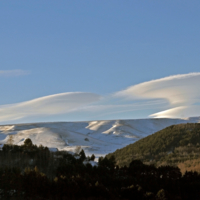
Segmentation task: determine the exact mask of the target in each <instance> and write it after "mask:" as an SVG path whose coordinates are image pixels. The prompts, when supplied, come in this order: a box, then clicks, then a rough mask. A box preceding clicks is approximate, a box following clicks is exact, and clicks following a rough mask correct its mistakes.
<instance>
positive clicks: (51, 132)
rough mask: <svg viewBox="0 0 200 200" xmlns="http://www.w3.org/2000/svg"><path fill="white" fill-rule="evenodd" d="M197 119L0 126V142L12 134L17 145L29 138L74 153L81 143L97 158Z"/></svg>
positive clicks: (194, 121)
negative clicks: (176, 125) (168, 128)
mask: <svg viewBox="0 0 200 200" xmlns="http://www.w3.org/2000/svg"><path fill="white" fill-rule="evenodd" d="M199 122H200V117H193V118H187V119H164V118H161V119H158V118H156V119H135V120H102V121H88V122H51V123H30V124H15V125H1V126H0V144H4V143H6V141H7V139H8V135H11V134H12V135H13V139H14V143H15V144H18V145H21V144H23V143H24V140H25V139H26V138H30V139H31V140H32V142H33V143H34V144H37V145H38V146H39V145H40V144H42V145H43V146H47V147H49V148H50V150H55V149H56V148H57V149H58V150H66V151H71V152H74V151H75V149H76V147H77V146H81V148H82V149H84V151H85V153H86V155H87V156H88V155H89V156H91V155H92V154H94V155H95V157H96V158H98V157H99V156H105V155H106V154H108V153H110V152H113V151H115V150H116V149H119V148H122V147H125V146H126V145H128V144H131V143H134V142H135V141H137V140H139V139H141V138H143V137H146V136H148V135H150V134H153V133H154V132H157V131H159V130H161V129H163V128H166V127H167V126H170V125H173V124H181V123H199Z"/></svg>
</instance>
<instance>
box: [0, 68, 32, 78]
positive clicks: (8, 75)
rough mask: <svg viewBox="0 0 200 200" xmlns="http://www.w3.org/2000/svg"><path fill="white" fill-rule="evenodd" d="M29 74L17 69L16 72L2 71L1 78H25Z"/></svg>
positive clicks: (0, 72) (0, 71)
mask: <svg viewBox="0 0 200 200" xmlns="http://www.w3.org/2000/svg"><path fill="white" fill-rule="evenodd" d="M27 74H29V72H28V71H24V70H21V69H15V70H0V76H6V77H10V76H23V75H27Z"/></svg>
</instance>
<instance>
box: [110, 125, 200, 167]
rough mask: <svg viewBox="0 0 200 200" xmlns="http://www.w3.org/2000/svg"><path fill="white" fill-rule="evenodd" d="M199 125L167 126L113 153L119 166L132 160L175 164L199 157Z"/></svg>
mask: <svg viewBox="0 0 200 200" xmlns="http://www.w3.org/2000/svg"><path fill="white" fill-rule="evenodd" d="M199 143H200V124H198V123H196V124H195V123H193V124H189V123H188V124H179V125H172V126H169V127H167V128H165V129H163V130H161V131H158V132H156V133H154V134H152V135H149V136H147V137H145V138H143V139H141V140H139V141H137V142H135V143H133V144H130V145H128V146H126V147H124V148H122V149H118V150H116V151H115V152H114V153H111V154H108V155H107V157H108V158H110V157H111V156H112V155H114V156H115V159H116V162H117V164H118V165H119V166H124V165H127V166H128V165H129V163H130V162H131V161H132V160H133V159H140V160H142V161H143V162H146V163H148V164H150V163H154V164H161V163H166V164H176V163H178V162H183V161H186V160H188V159H195V158H199V157H200V147H199Z"/></svg>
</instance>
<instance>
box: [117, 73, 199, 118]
mask: <svg viewBox="0 0 200 200" xmlns="http://www.w3.org/2000/svg"><path fill="white" fill-rule="evenodd" d="M199 85H200V73H189V74H182V75H175V76H169V77H165V78H161V79H157V80H152V81H148V82H144V83H140V84H138V85H134V86H131V87H129V88H127V89H125V90H123V91H120V92H117V93H116V94H115V95H114V96H118V97H125V98H128V99H132V100H133V99H166V100H167V101H168V102H169V104H170V108H171V109H169V110H166V111H162V112H159V113H155V114H153V115H150V116H153V117H178V116H185V117H187V115H188V116H189V115H194V114H196V115H200V112H198V109H197V110H196V111H195V108H196V107H194V106H192V105H194V104H197V103H199V102H200V93H199ZM194 111H195V112H194ZM198 113H199V114H198Z"/></svg>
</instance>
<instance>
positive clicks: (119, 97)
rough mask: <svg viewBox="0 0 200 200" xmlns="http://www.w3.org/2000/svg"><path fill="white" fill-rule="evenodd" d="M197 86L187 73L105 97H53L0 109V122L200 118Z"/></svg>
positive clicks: (199, 80) (199, 81)
mask: <svg viewBox="0 0 200 200" xmlns="http://www.w3.org/2000/svg"><path fill="white" fill-rule="evenodd" d="M1 73H3V72H2V71H0V74H1ZM11 74H12V73H11ZM199 85H200V73H189V74H181V75H175V76H169V77H165V78H161V79H157V80H152V81H148V82H144V83H140V84H137V85H133V86H131V87H128V88H127V89H125V90H122V91H119V92H116V93H114V94H111V95H108V96H105V97H101V96H100V95H97V94H93V93H86V92H68V93H61V94H55V95H50V96H46V97H41V98H37V99H33V100H30V101H26V102H22V103H17V104H12V105H2V106H0V122H6V121H15V120H19V119H22V120H23V119H26V118H30V117H37V119H38V117H41V116H45V117H46V116H53V115H62V116H63V114H66V113H69V115H68V117H70V118H68V119H72V116H73V117H74V119H77V118H78V119H79V120H86V119H87V120H88V119H90V120H96V119H111V118H112V119H116V118H118V119H120V118H121V119H125V118H138V116H139V117H140V118H144V117H145V118H146V117H155V118H187V117H192V116H200V92H199Z"/></svg>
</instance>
